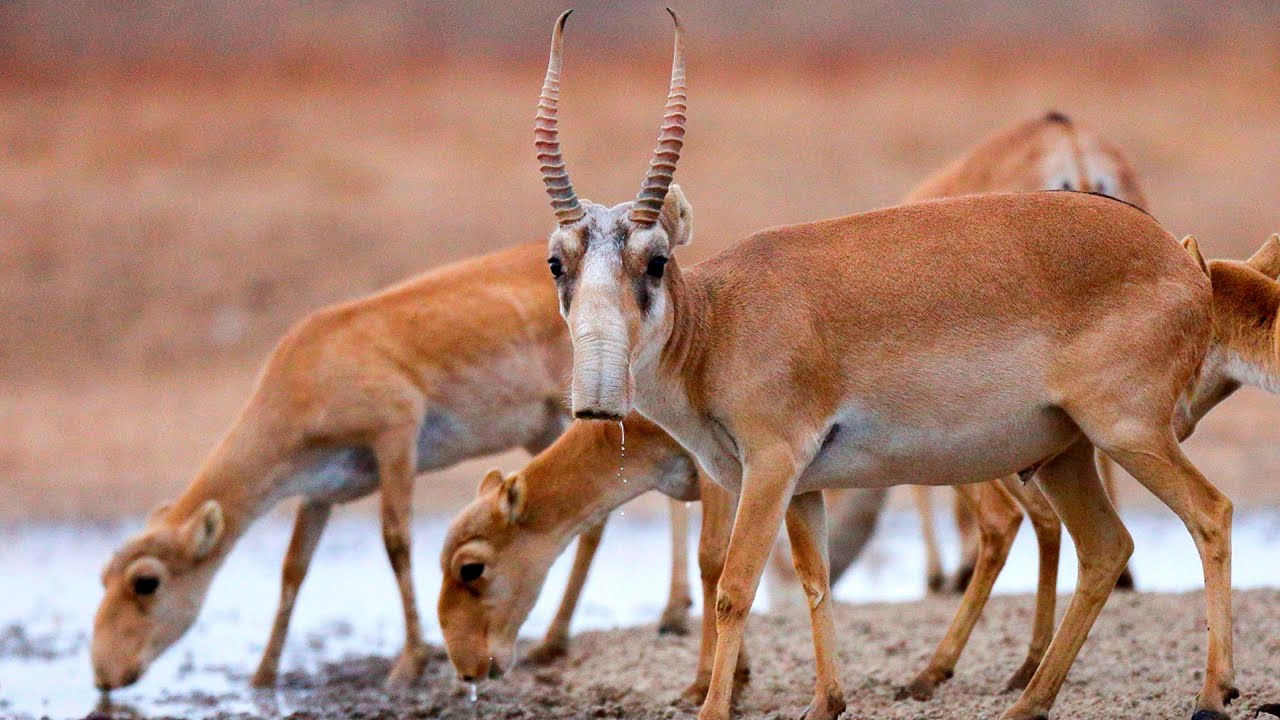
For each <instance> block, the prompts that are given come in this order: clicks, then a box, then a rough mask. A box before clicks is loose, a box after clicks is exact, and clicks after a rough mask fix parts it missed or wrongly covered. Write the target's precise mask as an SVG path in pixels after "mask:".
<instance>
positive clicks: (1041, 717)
mask: <svg viewBox="0 0 1280 720" xmlns="http://www.w3.org/2000/svg"><path fill="white" fill-rule="evenodd" d="M1000 720H1049V715H1048V713H1029V714H1025V715H1024V714H1022V713H1019V712H1015V711H1014V709H1013V708H1009V709H1008V710H1006V711H1005V713H1004V714H1003V715H1001V716H1000Z"/></svg>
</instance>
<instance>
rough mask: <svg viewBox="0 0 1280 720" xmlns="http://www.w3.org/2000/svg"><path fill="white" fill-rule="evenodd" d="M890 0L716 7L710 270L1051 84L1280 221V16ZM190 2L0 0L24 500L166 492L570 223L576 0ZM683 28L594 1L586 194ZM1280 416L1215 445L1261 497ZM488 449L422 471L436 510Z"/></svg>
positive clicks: (577, 154) (1211, 225) (5, 330)
mask: <svg viewBox="0 0 1280 720" xmlns="http://www.w3.org/2000/svg"><path fill="white" fill-rule="evenodd" d="M858 5H859V8H857V9H850V8H844V7H843V6H837V5H835V4H828V3H822V2H805V3H798V4H794V5H793V6H791V7H790V10H789V11H788V12H783V11H780V10H777V9H775V8H774V5H773V4H772V3H763V2H752V3H739V4H731V3H728V2H727V0H724V1H723V2H714V3H709V4H704V5H699V6H698V7H697V8H691V9H689V10H688V11H687V12H686V13H685V15H686V22H687V25H688V27H689V35H690V43H691V48H692V58H691V61H690V70H689V77H690V121H689V135H688V138H687V145H686V152H685V156H684V159H683V161H682V163H681V166H680V171H679V173H678V178H677V180H678V182H680V183H681V185H682V186H683V187H684V188H685V189H686V192H687V194H688V196H689V198H690V200H691V201H692V203H693V205H694V207H695V211H696V216H697V234H696V237H695V241H694V244H693V246H691V247H690V248H689V249H688V250H687V252H684V254H683V255H682V260H683V262H685V263H690V262H693V261H696V260H698V259H701V258H705V257H707V256H708V255H710V254H711V253H714V252H715V251H717V250H719V249H722V248H724V247H726V246H728V245H729V244H731V243H732V242H734V241H735V240H736V239H737V238H740V237H741V236H743V235H744V234H745V233H747V232H749V231H751V230H754V229H757V228H760V227H763V226H767V225H774V224H779V223H786V222H795V221H803V220H809V219H816V218H821V217H827V216H832V215H839V214H846V213H850V212H855V211H859V210H865V209H870V208H873V207H877V206H882V205H886V204H891V203H893V202H894V201H895V198H897V197H899V196H901V195H902V194H903V193H905V192H906V191H907V190H908V189H909V188H910V187H911V186H912V184H913V183H915V182H916V181H918V180H920V179H922V178H923V177H924V176H925V175H926V174H928V173H929V172H930V171H932V170H934V169H936V168H937V167H939V166H940V165H942V164H943V163H945V162H946V161H947V160H949V159H950V158H952V157H953V156H955V155H956V154H958V153H960V152H962V151H964V150H965V149H967V148H968V147H970V146H971V145H973V144H974V143H976V142H977V141H979V140H981V139H983V138H984V137H985V136H986V135H988V134H990V133H992V132H994V131H996V130H998V129H1001V128H1002V127H1004V126H1006V125H1008V124H1010V123H1013V122H1015V121H1018V120H1020V119H1022V118H1025V117H1028V116H1032V115H1036V114H1040V113H1043V112H1044V111H1046V110H1048V109H1050V108H1053V109H1058V110H1062V111H1065V112H1067V113H1069V114H1070V115H1072V116H1073V117H1074V118H1076V119H1077V120H1078V121H1080V122H1082V123H1085V124H1089V125H1091V126H1094V127H1096V128H1098V129H1099V130H1101V131H1102V132H1103V133H1104V134H1106V135H1108V136H1110V137H1111V138H1113V139H1114V140H1116V141H1117V142H1119V143H1120V144H1121V145H1123V146H1124V147H1125V148H1126V149H1127V150H1128V152H1129V155H1130V159H1131V161H1132V162H1133V163H1134V165H1135V166H1136V167H1137V168H1138V170H1139V172H1140V174H1141V177H1142V178H1143V179H1144V181H1145V184H1146V189H1147V191H1148V194H1149V196H1150V197H1151V199H1152V210H1153V212H1154V214H1155V215H1156V216H1157V217H1158V218H1160V219H1161V220H1162V221H1163V222H1164V223H1165V224H1166V226H1167V227H1168V228H1170V230H1172V231H1173V232H1175V233H1179V234H1181V233H1195V234H1196V236H1197V237H1198V238H1199V240H1200V242H1201V245H1202V247H1203V248H1204V249H1205V251H1206V253H1207V254H1208V255H1210V256H1215V257H1218V256H1236V257H1240V256H1244V255H1246V254H1248V253H1249V252H1250V251H1251V250H1252V249H1253V248H1254V247H1255V246H1257V245H1258V244H1260V243H1261V242H1262V241H1263V240H1264V239H1265V238H1266V236H1267V234H1269V233H1270V232H1274V231H1277V230H1280V35H1277V34H1276V33H1275V32H1274V29H1275V27H1277V23H1276V21H1277V20H1280V10H1278V9H1277V8H1278V7H1280V6H1277V5H1276V4H1274V3H1243V4H1237V5H1231V6H1227V7H1225V8H1223V7H1222V6H1220V5H1216V4H1215V5H1207V4H1206V5H1201V4H1198V3H1166V4H1156V3H1147V2H1133V3H1126V4H1123V5H1121V6H1118V7H1116V8H1113V9H1112V10H1111V11H1109V12H1110V13H1111V14H1110V15H1103V14H1099V11H1096V10H1089V9H1087V8H1086V7H1085V6H1083V5H1080V6H1077V4H1073V3H1065V2H1059V3H1048V4H1045V5H1039V4H1038V5H1037V6H1036V7H1037V8H1039V10H1038V11H1036V12H1035V13H1032V12H1031V11H1029V10H1027V9H1025V8H1026V7H1029V6H1025V5H1024V4H1022V3H1012V2H1003V3H1002V2H994V3H960V4H943V3H925V4H918V3H917V4H912V5H904V6H903V7H904V8H907V9H906V10H903V9H900V8H898V7H897V6H894V5H887V4H866V5H868V6H872V7H870V8H868V7H864V6H863V4H858ZM174 7H175V6H170V5H169V4H165V3H129V4H124V3H111V4H104V3H89V2H72V3H58V4H55V3H53V2H12V3H6V4H5V5H4V6H0V247H2V248H3V251H0V297H3V298H4V300H5V302H4V310H3V311H0V428H3V433H2V434H0V489H2V490H3V493H0V517H10V518H13V517H23V516H57V517H97V516H112V515H117V514H122V513H130V514H131V513H140V512H142V511H144V510H145V509H146V508H147V507H149V506H150V505H152V504H154V503H155V502H158V501H159V500H160V499H162V498H164V497H167V496H169V495H172V494H173V493H174V492H176V491H177V490H178V489H179V488H180V487H181V486H182V485H183V484H185V482H186V481H187V480H188V479H189V478H190V477H191V475H192V473H193V472H194V471H195V469H196V467H197V465H198V463H199V462H200V460H201V458H202V456H203V454H204V453H205V452H206V451H207V450H208V449H209V448H210V447H211V446H212V445H213V443H214V442H215V440H216V438H217V436H218V435H219V434H220V433H221V432H222V431H223V430H224V429H225V427H226V425H227V423H228V422H229V421H230V420H231V418H232V417H233V415H234V413H235V411H236V410H237V408H238V406H239V405H240V403H242V402H243V401H244V399H245V398H246V396H247V393H248V390H249V387H250V384H251V382H252V379H253V376H254V373H255V369H256V367H257V364H258V363H259V362H260V361H261V359H262V358H263V357H264V355H265V353H266V352H267V351H268V350H269V349H270V347H271V345H272V343H273V342H274V340H275V339H276V338H277V337H278V336H279V335H280V334H281V333H282V332H283V331H284V330H285V328H287V327H288V326H289V325H290V324H291V323H292V322H294V321H296V320H297V319H299V318H300V317H302V316H303V315H304V314H306V313H307V312H308V311H309V310H311V309H314V308H317V307H319V306H322V305H324V304H326V303H331V302H334V301H337V300H342V299H345V298H350V297H353V296H356V295H359V294H362V293H365V292H368V291H370V290H373V289H376V288H378V287H380V286H383V285H386V284H388V283H391V282H394V281H396V280H399V279H401V278H403V277H406V276H408V275H410V274H413V273H416V272H419V271H422V270H426V269H429V268H431V267H433V266H436V265H439V264H441V263H445V262H449V261H452V260H456V259H459V258H463V257H467V256H469V255H473V254H476V253H482V252H487V251H490V250H494V249H497V248H501V247H505V246H508V245H511V244H514V243H520V242H527V241H530V240H537V239H539V238H542V237H544V236H545V234H546V232H547V231H548V230H549V228H550V227H551V213H550V212H549V210H548V207H547V205H546V203H545V196H544V194H543V191H542V187H541V184H540V182H539V180H538V175H537V167H536V163H535V161H534V159H533V152H532V142H531V139H532V116H533V107H534V101H535V100H536V97H537V92H538V88H539V87H540V84H541V78H542V72H543V65H542V62H543V61H544V59H543V58H544V52H545V42H546V39H547V38H546V36H547V34H548V32H549V26H550V22H551V20H552V19H553V18H554V15H555V14H556V12H557V11H558V10H559V9H560V6H559V5H553V4H551V3H544V2H539V3H530V4H520V5H518V7H508V6H507V4H505V3H503V4H498V3H494V2H482V3H463V2H440V3H428V4H425V5H422V6H418V5H413V4H410V3H389V2H386V3H364V4H356V3H343V2H335V3H315V4H310V5H303V4H294V3H285V2H260V3H231V2H229V1H225V0H224V2H194V3H190V4H185V5H183V6H181V7H182V8H184V9H183V10H180V11H179V10H175V9H173V8H174ZM499 10H500V11H499ZM877 13H878V14H877ZM579 20H581V22H579ZM666 22H667V21H666V16H665V14H664V13H662V12H661V10H660V6H659V5H657V4H649V3H595V4H586V5H585V6H584V7H582V9H581V11H580V12H579V13H578V14H577V15H575V16H574V19H573V21H572V22H571V24H570V29H569V35H568V41H569V50H568V59H567V64H566V73H565V79H564V91H563V95H562V108H563V109H562V123H561V127H562V133H563V139H564V141H565V148H566V154H567V159H568V161H569V167H570V171H571V172H572V174H573V178H574V181H575V184H576V186H577V187H578V188H579V192H580V193H582V194H583V195H584V196H586V197H590V198H597V199H600V200H602V201H604V200H608V201H622V200H625V199H627V198H630V197H632V196H633V195H634V193H635V191H636V189H637V188H638V184H639V181H640V179H641V177H642V175H643V172H644V168H645V163H646V162H647V159H648V154H649V152H650V150H651V147H652V142H653V139H654V137H655V135H656V132H657V127H658V122H659V120H660V116H661V107H662V101H663V98H664V96H665V88H666V82H667V70H668V62H669V57H668V55H667V53H668V51H669V43H670V28H669V26H668V24H666ZM945 267H946V259H945V258H939V259H938V265H937V266H936V267H927V268H920V272H922V273H930V272H945ZM548 291H550V285H548ZM1278 428H1280V399H1273V398H1270V397H1267V396H1264V395H1261V394H1258V393H1244V394H1242V396H1241V397H1239V398H1236V399H1234V400H1232V401H1231V402H1229V403H1228V405H1226V406H1224V407H1223V408H1222V409H1221V410H1220V411H1218V413H1217V414H1216V415H1214V416H1212V417H1211V418H1210V419H1209V421H1207V422H1206V424H1205V425H1204V426H1203V427H1202V430H1201V432H1200V434H1199V435H1198V436H1197V437H1196V438H1193V440H1192V442H1191V445H1192V452H1193V455H1194V456H1195V458H1196V459H1197V460H1198V461H1199V462H1200V464H1201V466H1202V468H1203V469H1204V470H1205V472H1206V474H1207V475H1209V477H1210V478H1211V479H1213V480H1214V481H1215V482H1217V483H1219V484H1220V486H1221V487H1222V488H1223V489H1224V490H1226V491H1227V492H1228V493H1229V494H1231V495H1232V496H1233V497H1235V498H1236V499H1237V501H1238V502H1239V503H1241V504H1254V503H1266V504H1271V505H1275V504H1280V483H1277V482H1276V481H1274V480H1272V479H1271V477H1272V475H1273V474H1275V473H1276V472H1280V452H1278V451H1277V450H1276V449H1275V448H1276V447H1277V444H1278V443H1277V441H1280V435H1278V434H1277V433H1280V429H1278ZM500 462H502V463H503V464H505V465H507V466H508V467H511V466H513V465H515V464H516V463H519V462H522V460H521V456H519V455H516V454H513V455H511V456H509V457H506V458H503V459H502V460H501V461H500ZM491 464H493V461H486V462H482V463H471V464H468V465H467V466H465V467H463V468H461V469H455V470H453V471H450V472H447V473H444V474H442V475H441V476H440V477H437V478H432V479H430V480H427V481H424V483H423V484H422V485H421V486H420V491H419V498H420V501H419V506H420V507H422V508H424V509H429V508H444V507H452V506H454V505H456V504H457V502H458V501H459V500H460V499H461V498H463V497H466V496H468V495H469V494H470V493H471V492H472V488H473V486H474V483H475V481H476V480H477V479H478V477H479V472H480V470H481V469H482V468H483V467H486V466H488V465H491ZM1125 494H1126V500H1132V501H1133V502H1148V501H1149V498H1148V497H1147V496H1146V494H1145V493H1143V492H1140V491H1138V490H1137V489H1136V487H1134V488H1133V489H1131V490H1130V491H1127V492H1126V493H1125Z"/></svg>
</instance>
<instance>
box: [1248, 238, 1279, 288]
mask: <svg viewBox="0 0 1280 720" xmlns="http://www.w3.org/2000/svg"><path fill="white" fill-rule="evenodd" d="M1245 264H1246V265H1248V266H1249V267H1251V268H1253V269H1254V270H1257V271H1258V272H1260V273H1262V274H1263V275H1266V276H1267V277H1269V278H1272V279H1274V278H1276V277H1277V276H1280V233H1276V234H1275V235H1272V236H1271V237H1269V238H1267V241H1266V242H1264V243H1262V247H1260V248H1258V252H1256V253H1254V254H1253V257H1251V258H1249V259H1248V260H1246V261H1245Z"/></svg>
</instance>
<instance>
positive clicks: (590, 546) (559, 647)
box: [525, 520, 607, 665]
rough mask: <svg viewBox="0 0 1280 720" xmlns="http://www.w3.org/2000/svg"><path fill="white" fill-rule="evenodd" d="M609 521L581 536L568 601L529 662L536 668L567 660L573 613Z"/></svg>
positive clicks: (529, 656)
mask: <svg viewBox="0 0 1280 720" xmlns="http://www.w3.org/2000/svg"><path fill="white" fill-rule="evenodd" d="M605 522H607V520H601V521H600V522H599V524H597V525H592V526H591V527H589V528H587V529H586V531H585V532H583V533H582V534H581V535H579V536H578V548H577V550H576V551H575V552H574V556H573V569H572V570H570V571H569V584H568V585H567V586H566V587H565V589H564V597H563V598H561V600H560V608H559V609H558V610H556V616H555V619H553V620H552V621H551V626H550V627H548V628H547V634H546V635H545V636H543V638H542V642H541V643H538V645H537V646H535V647H534V648H533V649H532V650H530V651H529V654H528V655H526V656H525V660H526V661H527V662H529V663H530V664H533V665H545V664H546V663H549V662H551V661H553V660H555V659H557V658H560V657H563V656H564V654H565V651H567V650H568V648H569V622H570V621H571V620H573V612H574V610H575V609H577V607H578V598H579V597H581V596H582V586H583V585H585V584H586V582H587V572H588V571H590V570H591V561H592V560H593V559H594V558H595V556H596V550H597V549H598V548H599V547H600V537H601V536H602V535H604V525H605Z"/></svg>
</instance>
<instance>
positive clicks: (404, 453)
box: [373, 426, 427, 689]
mask: <svg viewBox="0 0 1280 720" xmlns="http://www.w3.org/2000/svg"><path fill="white" fill-rule="evenodd" d="M417 436H418V428H417V427H416V426H412V427H407V428H404V429H402V430H400V431H398V432H388V433H384V434H383V435H382V436H380V437H379V438H378V440H377V441H376V442H375V444H374V449H373V451H374V455H375V456H376V457H377V461H378V474H379V476H380V478H381V481H382V540H383V543H384V544H385V545H386V548H387V558H388V559H389V560H390V561H391V570H392V571H393V572H394V573H395V576H396V584H397V586H398V587H399V589H400V602H401V604H402V605H403V606H404V638H405V639H404V650H402V651H401V652H400V658H399V659H398V660H396V664H395V666H394V667H392V668H391V674H390V675H389V676H388V677H387V687H388V688H392V689H401V688H407V687H409V686H410V685H412V684H413V683H414V681H415V680H417V679H418V676H419V675H421V674H422V670H423V668H424V667H426V664H427V643H426V641H424V640H423V639H422V620H421V619H420V617H419V615H418V601H417V599H416V598H415V596H414V591H413V571H412V563H411V562H410V550H411V547H412V542H411V533H410V522H411V521H412V517H413V479H414V466H415V464H416V462H417V457H416V455H417V447H416V443H415V440H416V438H417Z"/></svg>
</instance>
